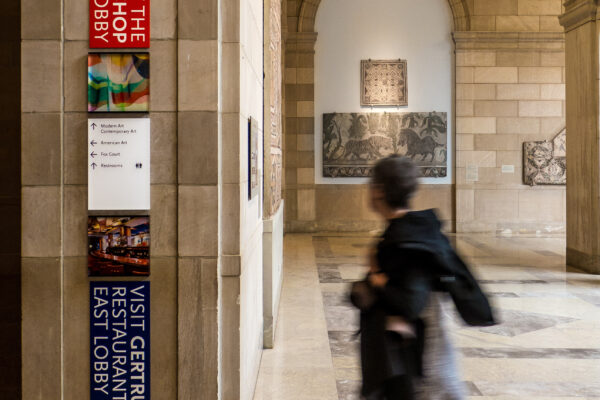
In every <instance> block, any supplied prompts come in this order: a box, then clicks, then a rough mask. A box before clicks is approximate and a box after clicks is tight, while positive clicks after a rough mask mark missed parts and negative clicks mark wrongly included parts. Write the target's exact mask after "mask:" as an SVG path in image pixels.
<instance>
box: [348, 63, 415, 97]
mask: <svg viewBox="0 0 600 400" xmlns="http://www.w3.org/2000/svg"><path fill="white" fill-rule="evenodd" d="M360 64H361V65H360V66H361V68H360V70H361V73H360V75H361V76H360V105H361V106H407V105H408V82H407V80H406V77H407V64H406V60H362V61H361V63H360Z"/></svg>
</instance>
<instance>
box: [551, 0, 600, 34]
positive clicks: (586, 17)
mask: <svg viewBox="0 0 600 400" xmlns="http://www.w3.org/2000/svg"><path fill="white" fill-rule="evenodd" d="M565 10H566V11H565V13H564V14H563V15H561V16H559V18H558V19H559V21H560V24H561V25H562V26H564V28H565V32H569V31H572V30H574V29H577V28H579V27H580V26H582V25H585V24H587V23H588V22H593V21H595V20H596V19H597V15H598V12H597V11H598V4H597V0H568V1H566V2H565Z"/></svg>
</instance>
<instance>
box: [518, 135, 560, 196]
mask: <svg viewBox="0 0 600 400" xmlns="http://www.w3.org/2000/svg"><path fill="white" fill-rule="evenodd" d="M523 182H524V183H525V184H526V185H531V186H535V185H566V184H567V131H566V129H563V130H562V131H561V132H560V133H559V134H558V135H556V137H555V138H554V139H553V140H552V141H551V142H550V141H547V140H545V141H538V142H525V143H523Z"/></svg>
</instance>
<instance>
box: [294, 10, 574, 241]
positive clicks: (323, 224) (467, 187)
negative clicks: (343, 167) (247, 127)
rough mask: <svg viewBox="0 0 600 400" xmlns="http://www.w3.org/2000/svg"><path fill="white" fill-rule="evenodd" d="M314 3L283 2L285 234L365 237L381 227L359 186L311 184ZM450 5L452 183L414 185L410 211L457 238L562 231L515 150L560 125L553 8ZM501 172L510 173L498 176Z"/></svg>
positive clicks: (556, 209)
mask: <svg viewBox="0 0 600 400" xmlns="http://www.w3.org/2000/svg"><path fill="white" fill-rule="evenodd" d="M319 4H320V1H319V0H290V1H288V24H289V31H290V32H289V34H288V38H287V41H286V69H285V74H284V82H285V85H286V92H285V93H286V97H285V109H286V114H285V121H286V131H285V138H284V143H285V151H284V165H285V171H284V172H285V182H286V183H285V195H284V198H285V200H286V205H287V207H286V216H285V220H286V229H287V230H288V231H315V230H334V231H335V230H371V229H375V228H377V227H379V226H380V225H379V223H378V222H377V221H376V220H375V219H374V216H373V215H372V214H371V212H370V211H369V210H368V209H367V201H366V198H367V196H368V194H367V188H366V187H364V186H349V185H344V186H341V185H340V186H337V185H315V184H314V165H315V160H314V118H315V117H320V116H315V115H314V43H315V41H316V40H318V39H317V38H318V32H317V33H314V32H312V29H313V28H314V19H315V16H316V13H317V12H318V6H319ZM449 4H450V6H451V8H452V11H453V14H454V17H455V36H454V38H455V42H456V69H455V91H454V94H455V99H456V100H455V107H454V115H453V116H452V117H453V118H454V119H455V135H456V136H455V160H456V161H455V176H454V179H455V185H448V186H423V187H421V192H420V194H419V197H418V198H417V199H415V202H414V207H415V208H427V207H435V208H438V209H440V211H441V216H442V219H443V220H445V222H446V223H447V224H446V226H447V229H457V230H458V231H462V232H468V231H485V232H490V231H497V230H506V229H510V230H512V231H513V232H518V231H527V232H532V231H533V232H536V231H542V232H564V229H565V189H564V187H547V186H545V187H536V188H530V187H527V186H524V185H522V164H523V163H522V144H523V142H524V141H529V140H546V139H551V138H552V137H553V136H554V135H555V134H557V133H558V132H559V131H560V129H562V128H563V127H564V126H565V118H564V116H565V113H564V109H565V105H564V99H565V79H564V35H563V34H562V33H561V31H562V28H561V27H560V25H559V24H558V15H559V14H560V13H561V12H562V5H561V1H560V0H497V1H496V0H494V1H492V0H466V1H464V2H460V1H450V2H449ZM465 12H466V16H465V15H464V14H463V13H465ZM293 28H295V29H293ZM469 28H470V30H471V31H481V32H466V30H468V29H469ZM484 31H485V32H484ZM503 165H507V166H509V165H512V166H514V168H515V172H514V173H502V166H503ZM467 166H470V168H471V169H473V168H477V172H478V179H477V181H467V179H466V178H467V174H466V172H467ZM333 205H335V207H333ZM357 207H358V208H357ZM357 210H359V211H357Z"/></svg>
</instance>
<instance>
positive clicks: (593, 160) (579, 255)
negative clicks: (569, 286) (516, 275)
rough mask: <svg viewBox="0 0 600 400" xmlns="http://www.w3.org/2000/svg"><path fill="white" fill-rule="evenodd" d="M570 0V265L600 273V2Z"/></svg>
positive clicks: (567, 23)
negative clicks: (598, 4) (599, 49)
mask: <svg viewBox="0 0 600 400" xmlns="http://www.w3.org/2000/svg"><path fill="white" fill-rule="evenodd" d="M596 3H597V2H596V1H593V0H568V1H566V2H565V13H564V14H563V15H562V16H561V17H560V23H561V25H563V26H564V28H565V32H566V81H567V107H566V115H567V264H568V265H571V266H573V267H576V268H579V269H582V270H585V271H587V272H591V273H597V274H600V234H599V232H600V198H599V196H600V183H599V181H600V154H599V147H598V141H599V139H600V128H599V126H598V123H599V111H598V105H599V91H598V84H599V82H598V80H599V75H600V74H599V69H600V64H599V60H598V46H599V45H600V43H599V39H598V33H599V32H598V30H599V28H600V24H598V20H597V8H598V7H597V5H596Z"/></svg>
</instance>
